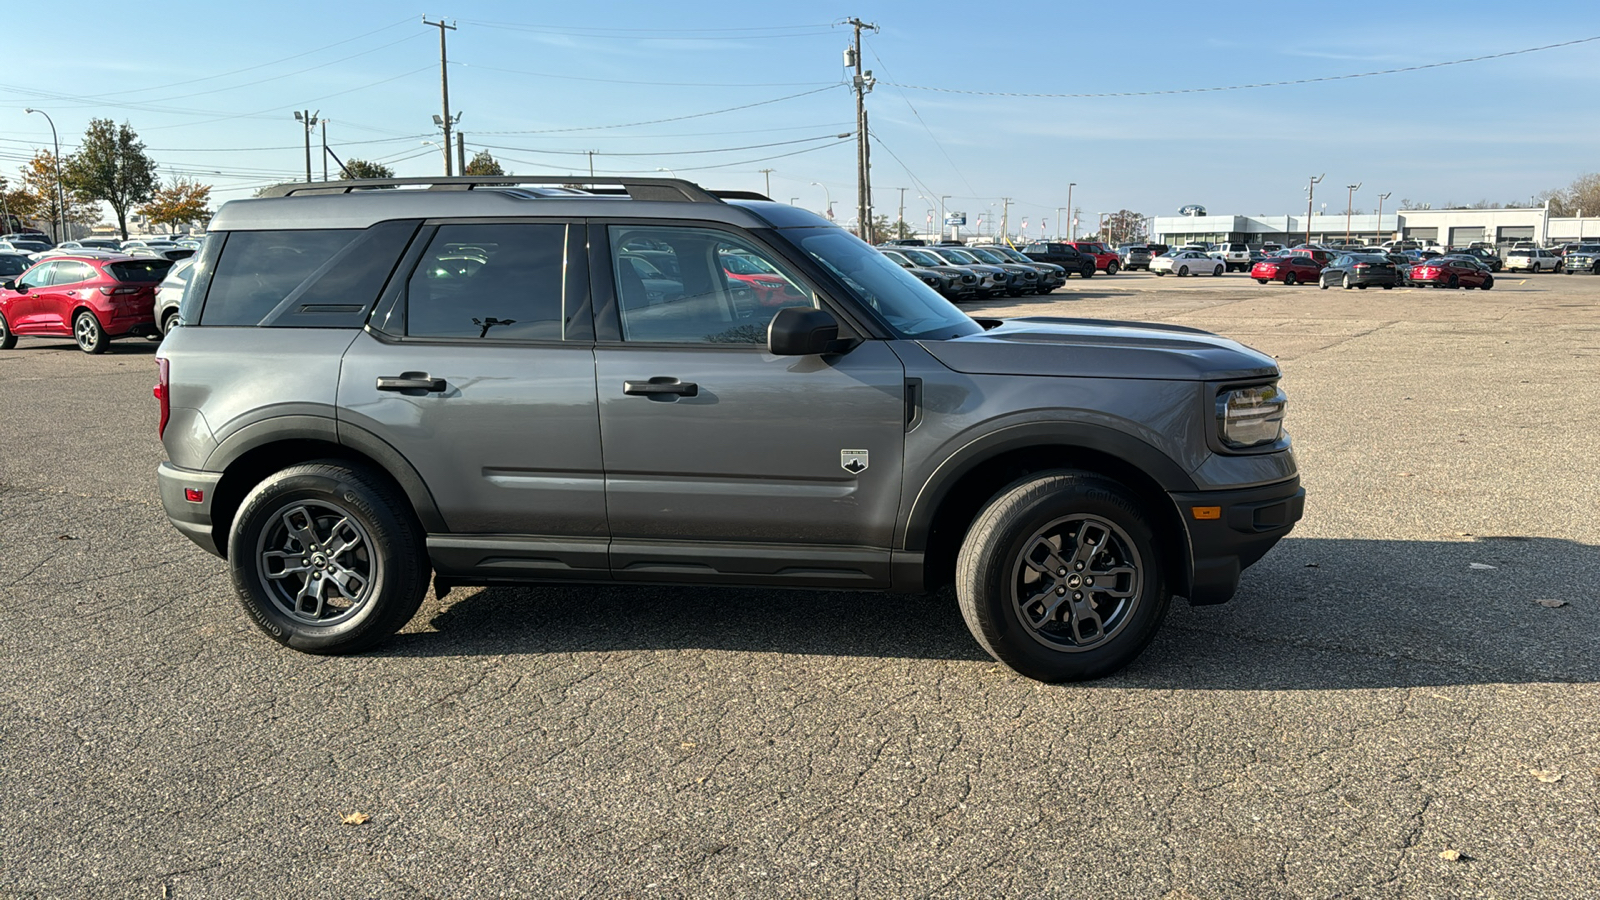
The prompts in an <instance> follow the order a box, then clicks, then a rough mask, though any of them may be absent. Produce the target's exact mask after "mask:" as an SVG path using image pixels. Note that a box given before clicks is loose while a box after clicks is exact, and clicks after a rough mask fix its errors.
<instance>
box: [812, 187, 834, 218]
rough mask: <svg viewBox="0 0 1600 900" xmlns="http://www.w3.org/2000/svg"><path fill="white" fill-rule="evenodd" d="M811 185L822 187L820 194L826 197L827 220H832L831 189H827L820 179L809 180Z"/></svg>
mask: <svg viewBox="0 0 1600 900" xmlns="http://www.w3.org/2000/svg"><path fill="white" fill-rule="evenodd" d="M811 186H812V187H819V188H822V196H824V197H826V198H827V199H828V221H830V222H831V221H833V191H830V190H828V186H827V185H825V184H823V183H822V182H820V181H813V182H811Z"/></svg>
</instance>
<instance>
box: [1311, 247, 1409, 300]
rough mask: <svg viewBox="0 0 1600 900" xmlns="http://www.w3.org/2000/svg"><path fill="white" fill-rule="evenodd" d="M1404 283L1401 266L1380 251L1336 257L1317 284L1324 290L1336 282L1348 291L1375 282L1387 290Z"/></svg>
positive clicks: (1324, 270) (1363, 287)
mask: <svg viewBox="0 0 1600 900" xmlns="http://www.w3.org/2000/svg"><path fill="white" fill-rule="evenodd" d="M1404 283H1405V276H1404V275H1403V274H1401V272H1400V269H1399V267H1398V266H1396V265H1395V264H1394V263H1393V262H1392V261H1391V260H1390V259H1389V257H1387V256H1384V255H1382V254H1378V253H1345V254H1342V255H1340V256H1338V257H1335V258H1334V260H1333V262H1331V263H1329V264H1328V267H1327V268H1325V269H1323V270H1322V275H1321V276H1320V277H1319V278H1318V279H1317V286H1318V287H1320V288H1322V289H1323V290H1327V289H1328V288H1329V287H1331V286H1333V285H1335V284H1339V285H1342V286H1343V287H1344V289H1345V290H1347V291H1348V290H1350V289H1351V288H1361V289H1362V290H1366V288H1367V285H1371V284H1375V285H1377V286H1379V287H1381V288H1383V289H1384V290H1386V291H1387V290H1389V289H1391V288H1393V287H1394V286H1395V285H1398V284H1404Z"/></svg>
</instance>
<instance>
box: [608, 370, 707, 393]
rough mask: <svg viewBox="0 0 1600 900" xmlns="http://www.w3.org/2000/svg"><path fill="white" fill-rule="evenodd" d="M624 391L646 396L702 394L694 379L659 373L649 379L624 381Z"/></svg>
mask: <svg viewBox="0 0 1600 900" xmlns="http://www.w3.org/2000/svg"><path fill="white" fill-rule="evenodd" d="M622 392H623V393H624V394H633V395H635V396H645V397H660V396H663V395H666V396H678V397H695V396H699V394H700V386H699V385H698V384H695V383H694V382H692V381H679V380H678V379H676V378H670V377H667V376H664V375H658V376H656V377H655V378H652V379H650V380H649V381H624V382H623V383H622Z"/></svg>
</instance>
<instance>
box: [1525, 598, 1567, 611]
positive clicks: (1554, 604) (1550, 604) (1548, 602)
mask: <svg viewBox="0 0 1600 900" xmlns="http://www.w3.org/2000/svg"><path fill="white" fill-rule="evenodd" d="M1533 602H1535V603H1537V604H1539V605H1540V606H1543V607H1544V608H1546V609H1560V608H1561V607H1563V606H1566V605H1567V601H1565V600H1554V599H1545V600H1535V601H1533Z"/></svg>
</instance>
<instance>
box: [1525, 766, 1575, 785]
mask: <svg viewBox="0 0 1600 900" xmlns="http://www.w3.org/2000/svg"><path fill="white" fill-rule="evenodd" d="M1528 774H1529V775H1532V776H1533V777H1535V778H1537V779H1539V780H1540V781H1542V782H1544V783H1545V784H1555V783H1556V782H1558V781H1560V780H1561V779H1562V778H1565V777H1566V776H1564V775H1562V774H1561V773H1560V772H1551V771H1549V770H1547V769H1529V770H1528Z"/></svg>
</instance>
